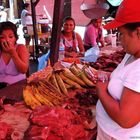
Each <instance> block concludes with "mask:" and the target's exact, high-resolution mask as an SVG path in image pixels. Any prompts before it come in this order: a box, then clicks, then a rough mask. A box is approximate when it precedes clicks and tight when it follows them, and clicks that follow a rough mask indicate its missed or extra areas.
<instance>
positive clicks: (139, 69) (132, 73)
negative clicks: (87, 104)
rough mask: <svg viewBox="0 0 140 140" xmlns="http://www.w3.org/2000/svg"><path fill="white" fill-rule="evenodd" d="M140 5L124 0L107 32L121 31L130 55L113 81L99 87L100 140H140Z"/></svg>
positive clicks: (101, 83) (124, 46) (123, 61)
mask: <svg viewBox="0 0 140 140" xmlns="http://www.w3.org/2000/svg"><path fill="white" fill-rule="evenodd" d="M139 5H140V1H137V0H123V1H122V3H121V5H120V6H119V8H118V10H117V13H116V17H115V19H114V20H112V21H111V22H110V23H108V24H106V25H105V26H104V28H105V29H106V30H109V29H116V28H117V29H118V32H119V40H120V42H121V44H122V47H123V48H124V51H125V52H126V55H125V57H124V58H123V60H122V62H121V63H120V64H119V65H118V67H117V68H116V69H115V70H114V71H113V72H112V73H111V75H110V77H109V81H108V80H105V79H103V80H102V81H98V82H97V85H96V89H97V95H98V97H99V100H98V102H97V105H96V120H97V124H98V132H97V140H132V139H140V109H139V106H140V8H139Z"/></svg>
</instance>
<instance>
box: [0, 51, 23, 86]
mask: <svg viewBox="0 0 140 140" xmlns="http://www.w3.org/2000/svg"><path fill="white" fill-rule="evenodd" d="M25 78H26V74H22V73H20V72H18V71H17V69H16V67H15V64H14V62H13V60H12V59H11V60H10V61H9V63H8V64H7V65H6V64H5V62H4V60H3V58H2V57H1V51H0V82H6V83H8V84H13V83H15V82H18V81H20V80H23V79H25Z"/></svg>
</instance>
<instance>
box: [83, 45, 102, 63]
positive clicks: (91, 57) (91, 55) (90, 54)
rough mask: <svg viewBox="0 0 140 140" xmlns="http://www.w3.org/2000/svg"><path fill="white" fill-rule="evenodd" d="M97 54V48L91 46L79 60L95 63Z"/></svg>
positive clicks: (98, 50)
mask: <svg viewBox="0 0 140 140" xmlns="http://www.w3.org/2000/svg"><path fill="white" fill-rule="evenodd" d="M99 52H100V49H99V47H98V46H97V45H96V46H93V47H92V48H90V49H88V50H87V51H86V52H85V55H84V57H83V58H82V59H81V60H83V61H86V62H96V60H97V58H98V57H99Z"/></svg>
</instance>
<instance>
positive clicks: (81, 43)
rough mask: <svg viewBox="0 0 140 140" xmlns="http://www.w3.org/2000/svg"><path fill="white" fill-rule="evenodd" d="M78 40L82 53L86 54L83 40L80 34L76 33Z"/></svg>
mask: <svg viewBox="0 0 140 140" xmlns="http://www.w3.org/2000/svg"><path fill="white" fill-rule="evenodd" d="M76 38H77V41H78V47H79V51H80V52H81V53H84V52H85V48H84V45H83V40H82V38H81V36H80V35H79V34H78V33H76Z"/></svg>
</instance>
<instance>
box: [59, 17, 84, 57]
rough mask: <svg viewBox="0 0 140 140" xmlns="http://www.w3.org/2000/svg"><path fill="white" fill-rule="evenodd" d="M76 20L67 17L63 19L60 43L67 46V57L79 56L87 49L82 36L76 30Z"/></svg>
mask: <svg viewBox="0 0 140 140" xmlns="http://www.w3.org/2000/svg"><path fill="white" fill-rule="evenodd" d="M74 29H75V21H74V19H73V18H71V17H66V18H65V19H64V21H63V29H62V32H61V38H60V43H61V45H62V43H63V45H64V46H65V57H77V56H79V55H83V54H84V52H85V50H84V46H83V41H82V38H81V36H80V35H79V34H78V33H76V32H75V31H74Z"/></svg>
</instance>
